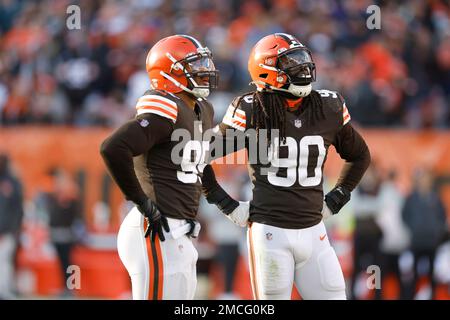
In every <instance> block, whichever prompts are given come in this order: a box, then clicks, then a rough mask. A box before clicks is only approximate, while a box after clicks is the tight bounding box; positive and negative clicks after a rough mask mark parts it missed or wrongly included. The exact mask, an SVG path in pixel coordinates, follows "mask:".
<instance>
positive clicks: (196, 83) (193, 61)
mask: <svg viewBox="0 0 450 320" xmlns="http://www.w3.org/2000/svg"><path fill="white" fill-rule="evenodd" d="M204 51H205V52H204V53H197V54H192V55H189V56H188V57H186V58H184V59H182V60H180V61H177V62H179V63H180V64H181V65H182V66H183V69H182V72H183V73H184V74H185V75H186V78H187V79H188V86H187V87H188V88H189V89H191V90H193V91H194V90H197V91H199V90H201V91H202V92H205V90H208V91H209V90H211V89H216V88H217V87H218V83H219V71H218V70H216V68H215V66H214V62H213V60H212V55H211V53H210V52H209V50H208V48H205V50H204Z"/></svg>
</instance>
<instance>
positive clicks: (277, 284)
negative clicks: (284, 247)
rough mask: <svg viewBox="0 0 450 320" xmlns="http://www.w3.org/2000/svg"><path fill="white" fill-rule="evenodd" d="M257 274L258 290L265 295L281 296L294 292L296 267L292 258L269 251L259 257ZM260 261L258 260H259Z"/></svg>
mask: <svg viewBox="0 0 450 320" xmlns="http://www.w3.org/2000/svg"><path fill="white" fill-rule="evenodd" d="M259 258H260V259H261V261H259V263H257V265H258V266H261V267H259V268H258V267H257V269H256V272H257V279H256V281H257V282H259V283H258V284H257V285H258V289H259V290H260V292H261V293H262V294H263V295H281V294H286V293H287V292H289V295H290V293H291V290H292V283H293V270H294V265H293V263H294V262H293V261H292V258H290V257H289V255H288V254H286V253H282V252H274V251H267V252H266V253H265V254H264V257H263V256H260V257H259ZM257 259H258V258H257Z"/></svg>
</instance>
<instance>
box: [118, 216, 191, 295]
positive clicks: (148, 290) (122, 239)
mask: <svg viewBox="0 0 450 320" xmlns="http://www.w3.org/2000/svg"><path fill="white" fill-rule="evenodd" d="M167 220H168V222H169V227H170V229H171V231H174V230H176V229H177V228H179V227H182V226H184V225H185V224H186V223H187V222H186V220H178V219H171V218H167ZM145 227H146V220H145V219H144V217H143V215H142V214H141V213H140V212H139V210H138V209H137V208H136V207H134V208H133V209H132V210H131V211H130V212H129V213H128V214H127V216H126V217H125V219H124V221H123V222H122V224H121V226H120V229H119V234H118V236H117V249H118V252H119V256H120V259H121V260H122V263H123V264H124V265H125V268H126V269H127V271H128V274H129V275H130V278H131V287H132V292H133V299H134V300H146V299H154V300H156V299H158V300H161V299H164V300H178V299H180V300H186V299H190V300H192V299H193V298H194V294H195V288H196V285H197V274H196V264H197V258H198V253H197V250H196V249H195V247H194V245H193V244H192V241H191V239H190V238H189V237H188V236H186V235H185V233H183V234H182V235H180V236H179V237H177V239H174V237H173V236H172V234H171V233H167V232H165V231H164V235H165V238H166V240H165V241H160V240H159V237H156V240H155V242H154V243H153V242H152V241H151V237H147V238H145V237H144V233H145Z"/></svg>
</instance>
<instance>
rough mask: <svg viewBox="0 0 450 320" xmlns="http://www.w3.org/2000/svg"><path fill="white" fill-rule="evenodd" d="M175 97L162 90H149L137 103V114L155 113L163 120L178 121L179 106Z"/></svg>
mask: <svg viewBox="0 0 450 320" xmlns="http://www.w3.org/2000/svg"><path fill="white" fill-rule="evenodd" d="M175 99H178V98H177V97H176V96H175V95H172V94H171V93H169V92H166V91H161V90H148V91H146V92H145V93H144V95H143V96H141V97H140V98H139V100H138V102H137V103H136V111H137V114H138V115H140V114H143V113H153V114H156V115H159V116H161V117H163V118H167V119H169V120H171V121H172V122H173V123H175V122H176V121H177V116H178V106H177V102H176V100H175Z"/></svg>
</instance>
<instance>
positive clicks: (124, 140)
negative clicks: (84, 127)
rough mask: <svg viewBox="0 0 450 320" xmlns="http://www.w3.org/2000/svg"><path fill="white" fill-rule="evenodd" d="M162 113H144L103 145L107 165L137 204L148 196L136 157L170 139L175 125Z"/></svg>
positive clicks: (122, 188)
mask: <svg viewBox="0 0 450 320" xmlns="http://www.w3.org/2000/svg"><path fill="white" fill-rule="evenodd" d="M170 121H171V120H169V121H168V120H167V118H163V117H161V116H159V115H156V114H152V113H144V114H141V115H138V116H137V117H136V119H133V120H130V121H128V122H126V123H125V124H124V125H122V126H121V127H119V128H118V129H117V130H116V131H114V132H113V133H112V134H111V135H110V136H109V137H108V138H107V139H106V140H105V141H103V143H102V145H101V147H100V153H101V155H102V158H103V160H104V162H105V165H106V167H107V169H108V171H109V173H110V175H111V176H112V178H113V179H114V181H115V182H116V183H117V185H118V186H119V188H120V190H121V191H122V193H123V194H124V195H125V198H126V199H127V200H130V201H133V202H134V203H136V204H139V203H142V202H143V201H144V200H145V199H146V198H147V197H146V195H145V193H144V191H143V190H142V187H141V185H140V183H139V181H138V178H137V176H136V173H135V171H134V165H133V157H135V156H138V155H141V154H144V153H146V152H148V151H149V150H150V149H151V148H152V147H153V146H154V145H157V144H159V143H162V142H165V141H169V140H170V135H171V133H172V131H173V125H172V123H171V122H170Z"/></svg>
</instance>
